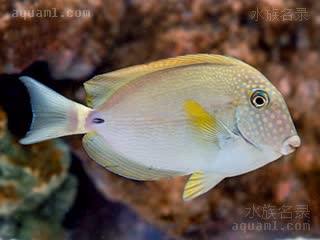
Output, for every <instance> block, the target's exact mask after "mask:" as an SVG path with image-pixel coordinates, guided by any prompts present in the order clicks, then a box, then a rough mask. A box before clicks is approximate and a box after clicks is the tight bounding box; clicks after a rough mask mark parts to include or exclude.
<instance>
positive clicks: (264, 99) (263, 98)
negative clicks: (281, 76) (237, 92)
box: [250, 90, 269, 108]
mask: <svg viewBox="0 0 320 240" xmlns="http://www.w3.org/2000/svg"><path fill="white" fill-rule="evenodd" d="M250 101H251V104H252V105H253V106H254V107H255V108H262V107H264V106H266V105H267V104H268V103H269V96H268V94H267V93H266V92H265V91H262V90H256V91H254V92H253V93H252V95H251V98H250Z"/></svg>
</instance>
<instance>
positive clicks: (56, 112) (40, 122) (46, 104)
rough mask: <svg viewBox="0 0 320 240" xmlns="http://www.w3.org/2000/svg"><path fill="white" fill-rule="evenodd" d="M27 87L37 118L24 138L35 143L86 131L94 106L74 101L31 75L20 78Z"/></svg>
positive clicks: (24, 141)
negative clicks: (87, 121)
mask: <svg viewBox="0 0 320 240" xmlns="http://www.w3.org/2000/svg"><path fill="white" fill-rule="evenodd" d="M20 80H21V81H22V82H23V83H24V85H25V86H26V87H27V89H28V91H29V94H30V99H31V105H32V112H33V119H32V124H31V127H30V130H29V131H28V133H27V135H26V136H25V137H24V138H23V139H21V140H20V143H22V144H31V143H36V142H41V141H44V140H48V139H52V138H57V137H61V136H66V135H73V134H81V133H86V132H87V131H86V129H85V120H86V117H87V116H88V114H89V112H90V111H91V109H90V108H88V107H86V106H83V105H81V104H79V103H76V102H73V101H71V100H69V99H67V98H65V97H63V96H61V95H60V94H58V93H56V92H54V91H53V90H51V89H49V88H47V87H46V86H44V85H42V84H41V83H38V82H37V81H35V80H34V79H32V78H30V77H20Z"/></svg>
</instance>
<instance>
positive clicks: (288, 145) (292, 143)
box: [280, 135, 301, 155]
mask: <svg viewBox="0 0 320 240" xmlns="http://www.w3.org/2000/svg"><path fill="white" fill-rule="evenodd" d="M300 145H301V139H300V137H299V136H297V135H295V136H291V137H289V138H287V139H286V140H285V141H284V142H283V143H282V146H281V150H280V152H281V154H282V155H288V154H290V153H292V152H294V151H295V150H296V148H297V147H300Z"/></svg>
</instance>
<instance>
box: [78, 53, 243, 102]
mask: <svg viewBox="0 0 320 240" xmlns="http://www.w3.org/2000/svg"><path fill="white" fill-rule="evenodd" d="M202 63H211V64H220V65H221V64H225V65H239V64H243V65H245V63H243V62H241V61H239V60H236V59H234V58H231V57H227V56H222V55H216V54H190V55H185V56H179V57H175V58H168V59H164V60H159V61H155V62H151V63H148V64H142V65H137V66H133V67H128V68H124V69H120V70H117V71H113V72H110V73H106V74H101V75H97V76H95V77H94V78H92V79H91V80H89V81H87V82H85V84H84V87H85V90H86V92H87V104H88V106H90V107H93V108H96V107H97V106H99V105H100V104H102V103H103V102H104V101H105V100H107V99H108V98H109V97H110V96H111V95H112V94H113V93H114V92H115V91H117V90H118V89H120V88H121V87H122V86H124V85H126V84H127V83H129V82H131V81H132V80H135V79H137V78H140V77H143V76H145V75H147V74H150V73H154V72H157V71H160V70H164V69H169V68H174V67H181V66H188V65H192V64H202Z"/></svg>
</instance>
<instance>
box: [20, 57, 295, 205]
mask: <svg viewBox="0 0 320 240" xmlns="http://www.w3.org/2000/svg"><path fill="white" fill-rule="evenodd" d="M22 81H23V82H24V83H25V85H26V86H27V88H28V89H29V91H30V93H31V102H32V105H33V110H34V118H33V124H32V127H31V130H30V132H29V133H28V134H27V136H26V138H24V139H22V143H25V144H28V143H33V142H38V141H41V140H45V139H50V138H54V137H59V136H64V135H71V134H80V133H86V135H85V137H84V138H83V144H84V147H85V149H86V151H87V152H88V154H89V155H90V156H91V157H92V158H93V159H94V160H96V161H97V162H99V163H100V164H102V165H103V166H104V167H106V168H107V169H109V170H111V171H113V172H115V173H117V174H120V175H122V176H125V177H128V178H132V179H137V180H155V179H160V178H167V177H174V176H181V175H187V174H192V176H191V177H190V180H189V182H188V183H187V185H186V187H185V191H184V199H185V200H189V199H192V198H194V197H196V196H199V195H200V194H202V193H204V192H206V191H208V190H209V189H210V188H212V187H213V186H215V185H216V184H217V183H219V182H220V181H221V180H222V179H223V178H225V177H230V176H235V175H239V174H243V173H246V172H249V171H252V170H254V169H256V168H259V167H261V166H263V165H265V164H267V163H269V162H271V161H274V160H276V159H278V158H279V157H281V156H282V155H286V154H289V153H290V152H292V151H293V150H294V148H295V147H298V146H299V145H300V138H299V137H298V135H297V132H296V130H295V127H294V125H293V123H292V120H291V117H290V114H289V111H288V109H287V106H286V104H285V101H284V99H283V98H282V96H281V94H280V93H279V92H278V90H277V89H276V88H275V87H274V86H273V85H272V84H271V83H270V81H268V80H267V79H266V78H265V77H264V76H263V75H262V74H261V73H260V72H258V71H257V70H256V69H254V68H253V67H251V66H249V65H247V64H245V63H243V62H241V61H239V60H236V59H234V58H231V57H226V56H220V55H206V54H198V55H186V56H181V57H177V58H171V59H167V60H161V61H157V62H154V63H150V64H145V65H138V66H134V67H130V68H126V69H121V70H118V71H114V72H111V73H107V74H102V75H98V76H96V77H94V78H93V79H92V80H90V81H88V82H86V83H85V89H86V92H87V94H88V105H89V107H91V108H88V107H85V106H83V105H80V104H77V103H74V102H72V101H70V100H67V99H65V98H63V97H62V96H59V99H60V98H61V102H59V101H57V99H58V98H57V97H55V99H56V101H55V102H53V101H52V99H53V98H54V96H56V95H57V94H56V93H54V92H53V91H52V90H49V89H47V88H45V87H44V86H42V85H41V84H39V83H36V82H35V81H34V80H31V79H30V78H27V77H22ZM36 91H38V92H36ZM39 92H42V93H39ZM48 92H49V93H50V94H48ZM51 95H52V96H51ZM41 96H43V97H41ZM39 99H41V102H40V101H39ZM66 103H67V104H66ZM48 105H51V106H52V105H58V106H53V107H51V109H56V108H57V110H54V111H50V110H48V108H47V106H48ZM44 112H45V114H44ZM42 116H45V118H50V120H49V122H48V121H47V122H44V120H45V118H44V117H42ZM48 126H49V127H48ZM50 129H51V130H50Z"/></svg>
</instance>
